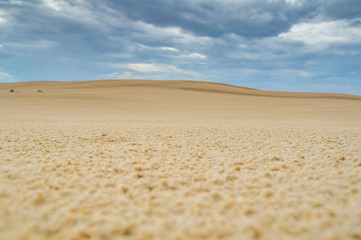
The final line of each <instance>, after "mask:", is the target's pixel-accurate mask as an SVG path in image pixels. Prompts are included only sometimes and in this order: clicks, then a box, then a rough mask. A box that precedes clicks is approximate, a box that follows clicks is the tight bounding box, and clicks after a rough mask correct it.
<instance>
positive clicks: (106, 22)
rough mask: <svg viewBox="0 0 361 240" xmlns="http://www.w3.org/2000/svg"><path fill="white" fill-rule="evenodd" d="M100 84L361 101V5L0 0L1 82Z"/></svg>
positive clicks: (351, 1) (338, 0)
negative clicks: (332, 95)
mask: <svg viewBox="0 0 361 240" xmlns="http://www.w3.org/2000/svg"><path fill="white" fill-rule="evenodd" d="M96 79H155V80H200V81H211V82H222V83H228V84H234V85H239V86H246V87H252V88H258V89H263V90H279V91H306V92H339V93H350V94H359V95H361V1H360V0H27V1H24V0H0V82H24V81H80V80H96Z"/></svg>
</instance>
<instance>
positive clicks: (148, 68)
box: [127, 63, 183, 73]
mask: <svg viewBox="0 0 361 240" xmlns="http://www.w3.org/2000/svg"><path fill="white" fill-rule="evenodd" d="M127 67H128V68H129V69H131V70H133V71H137V72H142V73H149V72H183V70H181V69H179V68H177V67H176V66H174V65H169V64H150V63H132V64H127Z"/></svg>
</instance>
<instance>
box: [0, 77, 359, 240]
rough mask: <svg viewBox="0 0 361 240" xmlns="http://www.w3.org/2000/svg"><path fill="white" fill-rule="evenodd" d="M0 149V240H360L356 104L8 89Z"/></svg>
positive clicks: (0, 87)
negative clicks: (11, 90) (11, 91)
mask: <svg viewBox="0 0 361 240" xmlns="http://www.w3.org/2000/svg"><path fill="white" fill-rule="evenodd" d="M10 89H14V90H15V92H14V93H10V92H9V91H10ZM38 90H41V92H38ZM0 136H1V137H0V182H1V185H0V239H54V240H55V239H56V240H57V239H59V240H60V239H61V240H63V239H167V240H168V239H274V240H280V239H305V240H306V239H307V240H308V239H317V240H319V239H321V240H322V239H325V240H326V239H361V208H360V207H359V206H360V203H361V148H360V146H361V96H355V95H347V94H331V93H330V94H324V93H322V94H321V93H290V92H269V91H262V90H257V89H250V88H243V87H238V86H231V85H226V84H219V83H207V82H192V81H145V80H119V81H116V80H114V81H110V80H107V81H105V80H103V81H87V82H29V83H6V84H5V83H4V84H0Z"/></svg>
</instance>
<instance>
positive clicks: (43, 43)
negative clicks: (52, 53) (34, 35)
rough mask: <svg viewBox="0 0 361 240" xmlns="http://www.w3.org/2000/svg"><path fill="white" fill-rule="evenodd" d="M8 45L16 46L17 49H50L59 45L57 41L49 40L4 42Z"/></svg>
mask: <svg viewBox="0 0 361 240" xmlns="http://www.w3.org/2000/svg"><path fill="white" fill-rule="evenodd" d="M4 44H5V46H6V47H10V48H16V49H50V48H53V47H55V46H57V45H58V43H57V42H53V41H49V40H38V41H34V42H23V43H18V42H7V43H4Z"/></svg>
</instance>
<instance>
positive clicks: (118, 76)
mask: <svg viewBox="0 0 361 240" xmlns="http://www.w3.org/2000/svg"><path fill="white" fill-rule="evenodd" d="M104 77H105V78H106V79H139V78H141V77H140V76H137V75H134V74H133V73H132V72H123V73H119V72H112V73H110V74H106V75H105V76H104Z"/></svg>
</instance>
